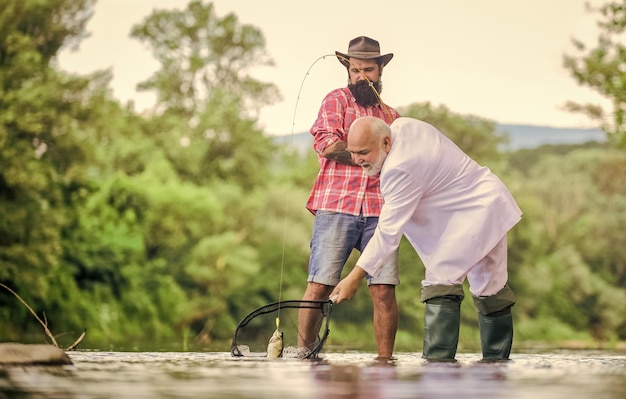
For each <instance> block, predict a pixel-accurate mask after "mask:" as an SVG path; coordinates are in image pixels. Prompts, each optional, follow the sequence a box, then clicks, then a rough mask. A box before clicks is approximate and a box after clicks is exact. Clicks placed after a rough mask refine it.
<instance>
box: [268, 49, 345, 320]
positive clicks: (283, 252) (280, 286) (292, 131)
mask: <svg viewBox="0 0 626 399" xmlns="http://www.w3.org/2000/svg"><path fill="white" fill-rule="evenodd" d="M334 56H335V55H334V54H326V55H323V56H321V57H319V58H317V59H316V60H315V61H313V63H312V64H311V65H310V66H309V69H307V71H306V73H305V74H304V77H303V78H302V82H301V83H300V88H299V89H298V96H297V97H296V103H295V106H294V109H293V118H292V120H291V132H290V135H289V145H288V148H289V149H293V134H294V127H295V125H296V114H297V112H298V103H299V102H300V95H301V94H302V88H303V87H304V82H305V81H306V78H307V77H308V76H309V73H310V72H311V69H313V67H314V66H315V64H317V63H318V62H319V61H320V60H323V59H326V57H334ZM292 162H293V158H291V157H290V158H289V160H288V165H287V166H288V168H290V167H291V166H292ZM286 246H287V212H286V211H285V213H284V217H283V248H282V254H281V261H280V280H279V285H278V302H279V303H280V302H281V300H282V294H283V274H284V270H285V248H286ZM279 326H280V306H279V307H278V310H277V313H276V328H279Z"/></svg>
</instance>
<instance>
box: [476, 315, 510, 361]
mask: <svg viewBox="0 0 626 399" xmlns="http://www.w3.org/2000/svg"><path fill="white" fill-rule="evenodd" d="M478 326H479V328H480V344H481V346H482V349H483V361H487V362H489V361H497V360H506V359H508V358H509V355H510V354H511V346H512V345H513V317H512V316H511V308H510V307H508V308H506V309H504V310H501V311H499V312H495V313H490V314H488V315H486V316H485V315H482V314H480V313H479V314H478Z"/></svg>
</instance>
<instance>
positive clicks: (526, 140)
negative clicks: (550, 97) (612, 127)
mask: <svg viewBox="0 0 626 399" xmlns="http://www.w3.org/2000/svg"><path fill="white" fill-rule="evenodd" d="M496 129H497V131H498V133H500V134H507V135H508V136H509V140H510V143H509V145H508V146H507V147H506V149H508V150H511V151H516V150H520V149H523V148H537V147H540V146H542V145H544V144H583V143H587V142H590V141H596V142H599V143H602V142H604V141H606V135H605V134H604V132H603V131H601V130H599V129H583V128H556V127H549V126H532V125H506V124H498V125H496Z"/></svg>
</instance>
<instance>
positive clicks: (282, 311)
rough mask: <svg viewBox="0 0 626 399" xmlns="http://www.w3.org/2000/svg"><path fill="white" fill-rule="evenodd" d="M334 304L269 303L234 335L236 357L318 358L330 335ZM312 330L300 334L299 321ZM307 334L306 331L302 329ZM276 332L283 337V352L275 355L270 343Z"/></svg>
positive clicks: (241, 323)
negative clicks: (307, 322)
mask: <svg viewBox="0 0 626 399" xmlns="http://www.w3.org/2000/svg"><path fill="white" fill-rule="evenodd" d="M331 309H332V302H331V301H304V300H292V301H281V302H274V303H270V304H269V305H265V306H262V307H260V308H258V309H256V310H254V311H253V312H251V313H250V314H248V315H247V316H246V317H244V318H243V319H242V320H241V321H240V322H239V324H238V325H237V328H236V329H235V334H234V335H233V342H232V345H231V348H230V352H231V354H232V355H233V356H237V357H240V356H250V357H285V358H300V359H312V358H316V357H317V356H318V354H319V352H320V351H321V350H322V347H323V346H324V342H326V338H327V337H328V334H329V333H330V329H329V323H330V312H331ZM299 318H300V319H301V324H302V321H304V320H309V321H310V324H309V325H311V326H313V328H310V329H308V333H307V332H306V331H300V330H299V328H298V319H299ZM300 329H301V330H304V328H300ZM276 330H279V331H280V332H281V333H282V352H281V353H280V354H278V355H277V356H273V355H272V353H271V352H272V351H271V350H270V348H269V347H268V343H269V342H270V341H273V336H274V335H273V334H275V332H276Z"/></svg>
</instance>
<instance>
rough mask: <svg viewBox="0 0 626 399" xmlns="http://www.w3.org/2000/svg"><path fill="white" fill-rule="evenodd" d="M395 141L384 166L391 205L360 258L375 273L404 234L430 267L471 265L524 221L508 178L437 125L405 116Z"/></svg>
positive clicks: (394, 132) (398, 122)
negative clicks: (504, 179)
mask: <svg viewBox="0 0 626 399" xmlns="http://www.w3.org/2000/svg"><path fill="white" fill-rule="evenodd" d="M391 140H392V141H391V150H390V151H389V153H388V154H387V158H386V160H385V162H384V164H383V167H382V170H381V172H380V188H381V191H382V194H383V197H384V199H385V203H384V205H383V207H382V210H381V214H380V217H379V220H378V226H377V228H376V232H375V233H374V235H373V237H372V238H371V239H370V241H369V243H368V245H367V247H366V248H365V250H364V251H363V253H362V254H361V257H360V258H359V260H358V261H357V265H358V266H359V267H361V268H362V269H363V270H365V271H366V272H367V273H368V274H369V275H371V276H377V275H378V274H379V273H380V268H381V267H382V265H383V264H384V260H385V259H386V258H387V256H389V255H390V254H391V253H392V252H393V251H394V250H395V249H396V248H397V247H398V245H399V243H400V239H401V238H402V235H403V234H404V236H406V238H407V239H408V241H409V242H410V243H411V245H412V246H413V248H415V251H416V252H417V254H418V255H419V257H420V259H421V260H422V262H423V263H424V265H425V266H426V268H427V269H432V268H445V269H449V270H450V272H458V271H459V269H465V270H466V269H469V268H470V267H471V266H472V265H474V264H476V263H477V262H478V261H479V260H481V259H482V258H484V257H485V255H487V253H489V251H490V250H491V249H492V248H493V247H494V246H495V245H496V244H497V243H498V242H499V241H500V240H501V239H502V238H503V237H504V235H505V234H506V233H507V232H508V231H509V230H510V229H511V228H512V227H513V226H514V225H515V224H516V223H517V222H518V221H519V220H520V219H521V215H522V211H521V210H520V208H519V207H518V205H517V204H516V202H515V200H514V199H513V196H512V195H511V193H510V192H509V190H508V189H507V187H506V186H505V185H504V183H502V181H500V179H499V178H498V177H497V176H496V175H495V174H493V173H492V172H491V170H489V168H487V167H484V166H480V165H479V164H478V163H476V162H475V161H474V160H472V159H471V158H470V157H469V156H467V155H466V154H465V153H464V152H463V151H462V150H461V149H460V148H458V147H457V146H456V145H455V144H454V143H453V142H452V141H451V140H450V139H448V138H447V137H446V136H445V135H443V134H442V133H441V132H439V130H437V129H436V128H435V127H433V126H431V125H429V124H428V123H426V122H422V121H419V120H416V119H412V118H399V119H396V120H395V121H394V122H393V123H392V124H391ZM441 271H442V270H439V272H441ZM444 272H447V271H445V270H444Z"/></svg>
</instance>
